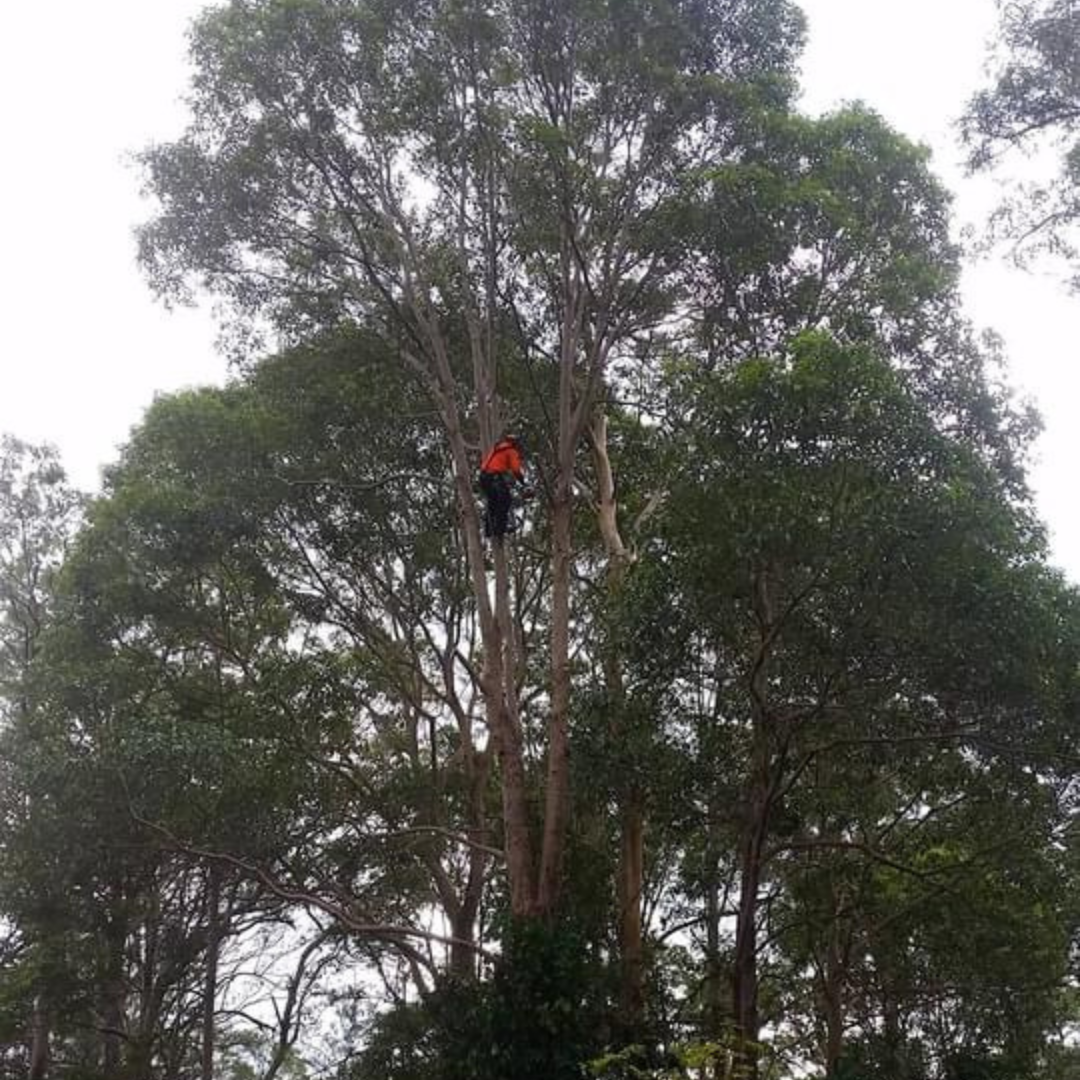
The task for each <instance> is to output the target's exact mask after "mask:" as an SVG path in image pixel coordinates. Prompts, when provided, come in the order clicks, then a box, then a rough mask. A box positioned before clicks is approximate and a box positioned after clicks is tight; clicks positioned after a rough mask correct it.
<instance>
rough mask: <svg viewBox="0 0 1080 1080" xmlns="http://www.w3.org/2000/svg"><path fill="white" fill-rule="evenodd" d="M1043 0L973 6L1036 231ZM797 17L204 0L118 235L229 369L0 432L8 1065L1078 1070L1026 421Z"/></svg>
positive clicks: (911, 206) (1065, 787) (1033, 249)
mask: <svg viewBox="0 0 1080 1080" xmlns="http://www.w3.org/2000/svg"><path fill="white" fill-rule="evenodd" d="M1077 19H1078V16H1077V13H1075V12H1074V11H1073V10H1072V7H1071V5H1070V4H1069V3H1067V2H1059V3H1051V4H1026V5H1024V4H1021V5H1013V6H1010V7H1008V8H1004V9H1003V10H1002V21H1001V26H1000V38H999V42H998V45H999V50H998V52H997V53H996V54H995V56H996V59H995V64H996V66H994V67H993V68H992V70H991V72H990V74H989V75H988V77H987V80H986V89H985V90H984V91H983V92H982V93H977V94H974V96H973V97H972V98H971V99H970V101H969V104H968V108H967V112H966V114H965V116H964V121H963V126H962V136H963V139H964V142H965V145H966V152H967V153H968V155H969V165H970V167H971V168H973V169H975V170H986V169H992V168H993V167H995V166H996V165H997V164H998V159H999V157H1000V156H1001V155H1002V154H1003V153H1007V152H1008V151H1010V150H1011V149H1016V148H1019V149H1024V148H1026V147H1027V146H1028V145H1029V144H1031V145H1035V146H1036V147H1037V148H1040V149H1041V151H1042V156H1041V157H1039V158H1038V159H1037V160H1036V165H1037V166H1038V167H1039V168H1045V169H1046V170H1047V171H1046V172H1045V174H1040V173H1038V171H1037V170H1035V171H1034V172H1032V175H1033V176H1035V183H1034V185H1033V186H1031V187H1029V188H1027V189H1025V190H1018V191H1014V192H1012V193H1009V194H1007V195H1006V197H1005V199H1004V200H1003V201H1002V202H1000V203H998V204H997V206H996V209H995V210H994V211H993V214H992V217H991V223H990V239H991V240H993V239H999V240H1003V241H1006V242H1008V243H1011V244H1012V245H1013V254H1014V255H1015V256H1017V257H1019V258H1033V257H1034V258H1042V257H1045V256H1050V257H1053V259H1054V260H1055V262H1054V265H1055V266H1058V267H1060V268H1061V273H1062V275H1063V276H1067V275H1068V273H1069V272H1070V270H1069V268H1070V266H1071V265H1072V263H1073V262H1074V261H1075V252H1074V249H1073V246H1072V236H1073V232H1072V226H1073V222H1074V221H1075V217H1076V206H1077V203H1076V199H1075V191H1076V186H1075V180H1076V174H1077V162H1078V159H1077V155H1076V153H1075V151H1074V150H1073V149H1072V145H1073V144H1072V141H1071V140H1072V139H1073V138H1074V137H1075V125H1076V119H1077V115H1078V111H1080V106H1078V102H1077V84H1076V80H1075V75H1076V71H1077V39H1078V34H1077ZM803 33H804V23H803V19H802V16H801V14H800V12H799V11H798V9H797V8H795V7H794V6H792V5H789V4H787V3H783V2H780V0H756V2H755V0H742V2H738V3H732V2H728V3H709V2H704V0H699V2H688V3H674V4H651V3H635V4H625V5H622V4H620V5H610V6H609V5H607V4H604V3H599V2H584V0H583V2H581V3H570V2H567V3H563V4H557V5H552V4H545V3H536V4H533V3H514V4H508V5H505V6H497V5H496V6H482V5H471V4H469V3H427V4H425V3H416V4H396V5H383V4H380V3H375V2H372V3H329V2H326V3H302V2H266V3H240V2H236V3H233V4H231V5H226V6H223V7H221V8H218V9H213V10H211V11H209V12H208V13H207V14H206V15H205V16H203V17H201V18H200V20H199V21H198V23H197V24H196V26H195V29H194V31H193V35H192V38H191V44H192V54H191V55H192V62H193V66H194V73H195V78H194V81H193V83H192V90H191V97H190V98H189V101H188V104H187V110H188V113H189V118H190V122H189V124H188V126H187V128H186V130H185V131H184V132H183V134H181V135H179V136H178V137H177V138H176V139H175V141H172V142H168V141H166V142H160V143H156V144H153V145H151V146H149V147H148V149H146V150H145V151H144V152H143V153H142V154H141V155H140V157H139V159H138V167H139V168H140V169H141V170H142V174H143V178H144V182H145V184H146V186H147V191H148V194H149V195H150V196H151V197H152V198H153V200H154V201H155V205H156V210H155V211H153V215H152V217H151V218H150V219H149V221H148V222H147V224H146V225H145V226H144V228H143V229H142V230H141V232H140V236H139V259H140V263H141V266H142V269H143V271H144V273H145V274H146V276H147V278H148V279H149V282H150V284H151V286H152V287H153V289H154V290H156V291H157V292H158V293H159V294H160V295H161V296H162V297H163V298H165V299H167V300H171V301H177V300H180V301H183V300H185V299H187V298H188V297H189V296H192V295H203V294H212V295H214V296H215V297H216V298H217V301H218V304H219V307H218V315H219V320H220V322H219V325H220V327H221V331H222V344H223V347H224V348H225V350H226V352H227V353H228V355H229V356H230V358H231V360H232V362H233V364H234V371H235V375H234V377H233V379H232V381H231V382H230V383H229V384H228V385H227V386H224V387H219V388H211V389H205V390H193V391H187V392H183V393H179V394H175V395H172V396H169V397H164V398H161V399H160V400H158V401H157V402H156V403H155V405H154V406H153V408H152V409H151V410H150V411H149V413H148V414H147V416H146V418H145V420H144V421H143V423H142V424H141V425H140V426H139V428H138V429H136V430H135V431H134V432H133V434H132V436H131V438H130V440H129V442H128V444H127V445H126V446H125V448H124V450H123V452H122V454H121V457H120V460H119V462H118V463H117V464H116V465H115V466H112V467H110V468H109V470H108V471H107V474H106V478H105V484H104V489H103V491H102V493H101V494H100V495H99V496H98V497H96V498H95V499H93V500H91V501H89V502H88V501H87V500H86V499H85V498H83V497H82V496H80V495H79V494H78V493H77V492H76V491H74V490H73V489H72V488H71V487H70V485H69V484H68V482H67V480H66V478H65V476H64V473H63V470H62V468H61V467H60V465H59V463H58V461H57V460H56V457H55V454H54V453H53V452H52V451H50V450H48V449H47V448H42V447H39V446H32V445H28V444H25V443H20V442H19V441H18V440H14V439H7V440H6V441H5V443H4V454H3V466H2V479H3V484H2V490H0V495H2V497H3V500H4V515H3V536H2V540H3V560H2V562H3V601H4V613H3V647H4V672H3V677H4V726H3V768H4V776H3V779H4V786H3V806H2V814H3V816H2V819H0V821H2V830H3V832H2V835H0V844H2V845H3V855H4V862H3V870H2V876H0V904H2V908H3V911H4V913H5V921H4V924H3V925H4V930H5V935H6V936H5V939H4V946H3V948H4V967H3V981H2V985H0V994H2V996H0V1030H2V1031H3V1032H4V1033H5V1034H4V1038H5V1040H6V1050H5V1054H4V1058H3V1067H4V1069H5V1070H7V1072H8V1073H10V1075H30V1076H31V1077H46V1076H50V1075H56V1076H84V1077H91V1076H106V1077H115V1076H127V1077H131V1078H136V1077H138V1078H142V1077H150V1076H155V1077H157V1076H160V1077H177V1078H179V1077H188V1076H191V1077H195V1076H198V1077H200V1078H206V1077H211V1076H236V1077H241V1076H262V1077H266V1078H267V1080H269V1078H270V1077H273V1076H275V1075H282V1076H287V1075H293V1076H304V1075H323V1076H337V1077H342V1078H345V1077H350V1078H354V1080H358V1078H360V1077H368V1076H370V1077H376V1076H378V1077H383V1076H386V1077H399V1078H401V1080H404V1078H406V1077H420V1076H425V1077H426V1076H432V1077H438V1076H446V1077H462V1078H464V1077H471V1078H476V1080H478V1078H481V1077H510V1076H515V1077H516V1076H523V1077H531V1076H536V1077H552V1078H555V1080H557V1078H558V1077H562V1076H567V1077H569V1076H581V1075H584V1074H586V1073H585V1072H584V1070H587V1072H588V1074H591V1075H595V1076H608V1077H617V1076H639V1077H646V1076H655V1077H659V1076H690V1075H692V1076H732V1077H734V1076H744V1077H746V1076H749V1077H754V1076H796V1075H804V1074H806V1073H807V1071H809V1072H811V1073H816V1074H823V1075H828V1076H832V1077H840V1076H849V1077H854V1076H866V1077H872V1076H882V1077H884V1076H889V1077H897V1076H899V1077H903V1076H908V1077H912V1078H914V1077H927V1078H930V1077H950V1078H955V1080H960V1078H961V1077H976V1076H987V1077H989V1076H994V1077H1018V1078H1019V1077H1027V1076H1036V1075H1038V1076H1053V1075H1060V1076H1068V1075H1071V1074H1072V1073H1073V1072H1074V1071H1075V1069H1076V1067H1077V1063H1076V1061H1075V1058H1074V1050H1073V1048H1072V1039H1071V1032H1072V1028H1073V1023H1074V1021H1075V1008H1074V1000H1073V986H1074V972H1073V956H1074V942H1075V937H1076V934H1075V930H1076V886H1075V880H1074V879H1073V878H1072V874H1073V873H1074V872H1075V871H1074V868H1073V867H1074V862H1075V860H1074V859H1073V853H1074V851H1075V845H1074V835H1075V830H1074V828H1073V822H1074V813H1075V811H1074V801H1075V784H1074V780H1073V776H1074V773H1075V762H1076V749H1075V737H1076V732H1077V727H1076V700H1077V695H1076V690H1077V686H1076V676H1077V646H1078V644H1080V637H1078V629H1080V624H1078V622H1077V605H1076V595H1075V593H1074V591H1073V590H1072V589H1071V588H1070V587H1069V586H1068V585H1067V584H1066V582H1065V581H1064V580H1063V579H1062V578H1061V577H1060V576H1059V575H1058V574H1057V573H1056V572H1055V571H1053V570H1052V569H1051V568H1050V567H1049V565H1048V562H1047V551H1046V542H1045V537H1044V533H1043V529H1042V527H1041V526H1040V524H1039V522H1038V520H1037V517H1036V516H1035V514H1034V511H1033V505H1032V499H1031V494H1030V490H1029V486H1028V481H1027V472H1026V463H1027V461H1028V458H1029V449H1030V446H1031V440H1032V438H1033V436H1034V434H1035V431H1036V422H1035V418H1034V417H1033V415H1032V414H1031V413H1030V411H1029V410H1028V409H1027V408H1025V407H1024V406H1023V405H1022V404H1018V403H1017V402H1016V400H1015V399H1014V398H1013V397H1012V396H1011V395H1010V394H1009V392H1008V390H1007V389H1006V387H1005V386H1004V384H1003V383H1002V381H1001V376H1002V367H1001V358H1000V349H999V346H998V343H997V342H996V340H995V339H993V338H992V337H988V336H986V335H984V334H982V333H980V331H979V328H978V327H976V326H973V325H971V324H970V323H969V322H968V320H967V317H966V315H965V312H964V310H963V306H962V304H961V302H960V293H959V280H960V268H961V251H960V249H959V248H958V246H957V244H956V243H955V232H954V230H953V227H952V224H951V221H950V215H949V199H948V196H947V194H946V192H945V190H944V188H943V187H942V185H941V184H940V183H939V182H938V181H937V180H936V179H935V177H934V176H933V174H932V172H931V171H930V168H929V165H928V155H927V154H926V152H925V151H924V150H923V149H921V148H920V147H918V146H916V145H914V144H912V143H910V142H908V141H907V140H906V139H905V138H904V137H903V136H902V135H900V134H897V133H896V132H894V131H893V130H892V129H891V128H890V127H889V126H888V125H887V124H886V123H885V122H884V121H883V120H882V119H881V118H880V117H878V116H877V115H875V114H874V113H872V112H870V111H869V110H867V109H866V108H864V107H860V106H850V107H846V108H843V109H841V110H839V111H837V112H835V113H832V114H829V115H826V116H823V117H820V118H811V117H809V116H806V115H804V114H802V113H800V112H799V110H798V104H797V87H798V84H797V79H796V72H797V68H796V64H797V59H798V56H799V52H800V49H801V46H802V40H803ZM1055 149H1057V150H1059V151H1060V160H1059V157H1058V156H1055ZM507 425H513V426H514V427H515V428H516V429H518V430H519V431H520V432H521V433H523V434H524V436H525V439H526V443H527V446H528V448H529V457H530V461H531V464H532V467H533V473H534V477H535V481H534V482H535V486H536V489H537V498H536V500H535V503H534V505H533V506H532V507H531V508H530V510H529V513H528V522H527V525H526V529H525V531H524V533H523V535H522V536H521V537H519V538H517V539H515V540H514V541H513V542H512V544H510V545H507V546H502V545H490V544H485V543H484V541H483V538H482V535H481V530H480V522H479V517H478V512H477V501H476V492H475V490H474V487H473V473H474V470H475V463H476V460H477V457H478V454H479V451H480V450H481V449H482V447H483V446H485V445H488V444H490V442H491V441H492V440H493V439H494V437H495V436H496V435H497V434H498V433H499V432H500V431H501V430H503V429H504V428H505V427H506V426H507Z"/></svg>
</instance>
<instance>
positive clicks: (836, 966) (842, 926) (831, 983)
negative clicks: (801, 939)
mask: <svg viewBox="0 0 1080 1080" xmlns="http://www.w3.org/2000/svg"><path fill="white" fill-rule="evenodd" d="M830 893H831V911H830V922H829V935H828V941H827V943H826V949H825V962H824V964H823V965H822V967H821V1011H822V1017H823V1019H824V1021H825V1044H824V1046H823V1047H822V1060H823V1062H824V1065H825V1075H826V1077H832V1076H834V1075H835V1074H836V1070H837V1068H838V1067H839V1065H840V1057H841V1055H842V1053H843V1050H844V1011H845V1005H846V1002H845V999H844V997H845V995H844V990H845V987H846V986H847V977H848V964H849V960H850V954H851V930H850V928H849V925H848V923H847V921H846V919H845V916H844V906H845V904H846V902H847V897H846V893H845V890H844V888H843V885H841V886H839V887H833V888H832V889H831V890H830Z"/></svg>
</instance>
